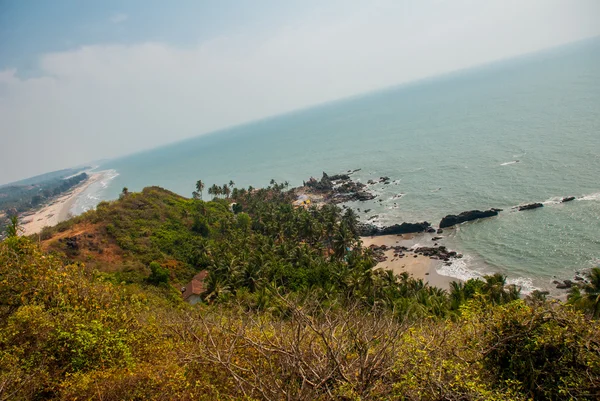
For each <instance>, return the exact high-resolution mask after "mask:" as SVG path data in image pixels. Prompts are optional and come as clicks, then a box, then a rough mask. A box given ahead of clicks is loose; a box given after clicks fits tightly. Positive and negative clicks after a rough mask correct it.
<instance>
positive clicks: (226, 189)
mask: <svg viewBox="0 0 600 401" xmlns="http://www.w3.org/2000/svg"><path fill="white" fill-rule="evenodd" d="M221 193H222V194H223V195H225V197H226V198H229V194H231V189H229V187H228V186H227V184H223V186H222V187H221Z"/></svg>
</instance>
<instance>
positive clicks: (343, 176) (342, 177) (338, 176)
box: [329, 174, 350, 181]
mask: <svg viewBox="0 0 600 401" xmlns="http://www.w3.org/2000/svg"><path fill="white" fill-rule="evenodd" d="M329 179H330V180H331V181H347V180H349V179H350V176H349V175H348V174H335V175H330V176H329Z"/></svg>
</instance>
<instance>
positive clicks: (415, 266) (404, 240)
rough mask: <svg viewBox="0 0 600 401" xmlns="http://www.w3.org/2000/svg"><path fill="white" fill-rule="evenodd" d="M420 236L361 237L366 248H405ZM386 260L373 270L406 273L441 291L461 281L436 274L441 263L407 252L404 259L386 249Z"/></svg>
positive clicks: (414, 242) (415, 241)
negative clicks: (454, 282)
mask: <svg viewBox="0 0 600 401" xmlns="http://www.w3.org/2000/svg"><path fill="white" fill-rule="evenodd" d="M420 237H421V236H420V235H415V234H402V235H380V236H373V237H361V240H362V243H363V246H364V247H366V248H368V247H370V246H371V245H373V246H382V245H385V246H388V247H390V246H398V245H400V246H406V247H409V248H410V247H411V246H414V245H415V244H416V243H417V240H418V239H420ZM384 255H385V257H386V260H383V261H381V262H379V263H377V265H375V267H374V268H375V269H379V268H382V269H386V270H392V271H393V272H394V273H395V274H401V273H404V272H406V273H408V274H410V275H411V276H412V277H413V278H415V279H417V280H418V279H421V280H423V281H424V282H425V283H427V284H429V285H430V286H432V287H438V288H441V289H443V290H449V289H450V283H451V282H453V281H461V280H460V279H458V278H455V277H449V276H443V275H441V274H439V273H438V272H437V268H438V267H439V266H441V264H442V261H440V260H435V259H432V258H430V257H428V256H424V255H420V254H415V253H413V252H410V251H409V252H407V253H406V254H405V256H404V257H398V256H394V250H393V249H388V250H386V251H384Z"/></svg>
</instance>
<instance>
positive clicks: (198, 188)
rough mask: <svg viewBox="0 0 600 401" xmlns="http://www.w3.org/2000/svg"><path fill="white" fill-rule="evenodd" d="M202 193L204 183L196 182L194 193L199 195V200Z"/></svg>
mask: <svg viewBox="0 0 600 401" xmlns="http://www.w3.org/2000/svg"><path fill="white" fill-rule="evenodd" d="M203 191H204V183H203V182H202V180H198V181H196V192H197V193H198V194H200V199H202V192H203Z"/></svg>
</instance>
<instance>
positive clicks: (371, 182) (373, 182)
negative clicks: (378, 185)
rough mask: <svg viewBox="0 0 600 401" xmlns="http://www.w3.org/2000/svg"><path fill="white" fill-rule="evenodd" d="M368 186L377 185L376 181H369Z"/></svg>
mask: <svg viewBox="0 0 600 401" xmlns="http://www.w3.org/2000/svg"><path fill="white" fill-rule="evenodd" d="M367 184H369V185H373V184H375V181H373V180H369V181H367Z"/></svg>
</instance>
